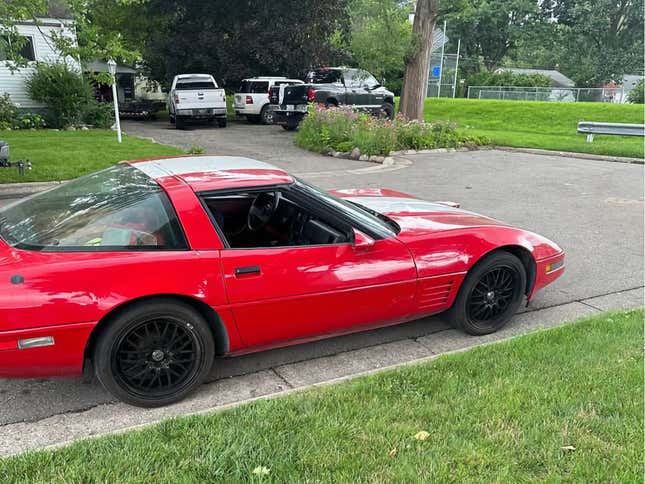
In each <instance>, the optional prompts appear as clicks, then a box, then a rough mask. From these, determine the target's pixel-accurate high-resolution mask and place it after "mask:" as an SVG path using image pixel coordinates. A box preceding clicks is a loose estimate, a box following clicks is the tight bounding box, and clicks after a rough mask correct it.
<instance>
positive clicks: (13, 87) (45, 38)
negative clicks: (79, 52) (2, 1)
mask: <svg viewBox="0 0 645 484" xmlns="http://www.w3.org/2000/svg"><path fill="white" fill-rule="evenodd" d="M53 14H57V16H56V17H54V16H51V17H49V16H48V17H42V18H38V19H37V23H36V22H33V21H22V22H18V24H17V26H16V28H17V30H18V33H19V34H20V35H22V36H24V37H26V38H27V43H26V44H25V45H24V47H23V49H22V51H21V54H22V56H23V57H24V58H25V59H27V60H28V61H29V63H30V64H32V63H35V62H60V61H65V62H66V63H67V64H68V65H70V66H73V67H75V68H79V64H78V62H77V61H76V60H75V59H73V58H71V57H68V58H63V56H62V54H61V53H60V52H58V51H57V49H56V47H55V46H54V42H53V41H52V35H53V34H54V33H55V34H57V35H65V36H68V37H69V38H72V39H75V38H76V33H75V31H74V26H73V23H72V20H71V18H69V15H68V14H65V12H64V11H57V12H50V13H49V14H48V15H53ZM7 62H9V61H7V60H6V57H5V56H4V53H3V52H2V50H1V49H0V95H2V94H4V93H9V95H10V96H11V100H12V101H13V102H14V104H16V105H18V106H19V107H20V108H28V109H29V108H39V107H42V105H41V104H39V103H36V102H35V101H33V100H31V99H30V98H29V96H28V95H27V90H26V86H25V82H26V80H27V78H28V77H29V75H30V74H31V73H32V72H33V68H32V67H24V68H20V69H19V70H17V71H12V70H11V69H10V67H9V66H8V65H7Z"/></svg>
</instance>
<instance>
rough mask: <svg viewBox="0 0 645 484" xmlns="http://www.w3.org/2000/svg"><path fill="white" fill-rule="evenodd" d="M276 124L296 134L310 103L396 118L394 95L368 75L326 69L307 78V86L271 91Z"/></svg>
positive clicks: (341, 68)
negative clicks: (350, 108)
mask: <svg viewBox="0 0 645 484" xmlns="http://www.w3.org/2000/svg"><path fill="white" fill-rule="evenodd" d="M269 102H270V103H271V105H272V108H273V123H274V124H279V125H281V126H282V127H283V128H284V129H286V130H290V131H291V130H295V129H296V128H297V127H298V125H299V124H300V121H302V118H304V116H305V115H306V114H307V107H308V104H309V103H317V104H324V105H326V106H328V107H329V106H342V105H347V106H351V107H352V108H355V109H358V110H361V111H367V112H370V113H372V114H374V115H377V116H386V117H388V118H390V119H391V118H393V117H394V94H393V93H392V92H390V91H388V90H387V89H385V87H383V86H381V85H380V84H379V82H378V81H377V80H376V79H375V78H374V76H373V75H371V74H370V73H369V72H367V71H364V70H362V69H353V68H348V67H326V68H322V69H316V70H313V71H311V72H310V73H309V74H307V77H306V80H305V84H301V85H295V86H274V87H272V88H271V89H270V91H269Z"/></svg>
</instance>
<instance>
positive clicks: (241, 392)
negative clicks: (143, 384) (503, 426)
mask: <svg viewBox="0 0 645 484" xmlns="http://www.w3.org/2000/svg"><path fill="white" fill-rule="evenodd" d="M125 130H126V131H127V132H128V133H130V134H137V135H139V136H145V137H151V138H154V139H155V140H157V141H158V142H164V143H168V144H174V145H177V146H181V147H183V148H185V147H189V146H191V145H193V144H198V145H200V146H202V147H204V148H206V149H207V151H208V152H209V153H213V154H236V155H244V156H252V157H256V158H260V159H264V160H268V161H270V162H272V163H274V164H276V165H278V166H281V167H284V168H286V169H288V170H290V171H292V172H296V173H301V174H304V178H306V179H308V180H309V181H311V182H313V183H315V184H318V185H319V186H322V187H324V188H341V187H359V186H362V187H377V186H378V187H388V188H393V189H397V190H401V191H404V192H408V193H411V194H413V195H416V196H418V197H421V198H426V199H429V200H454V201H459V202H461V204H462V206H463V207H464V208H466V209H468V210H472V211H476V212H482V213H484V214H487V215H491V216H493V217H496V218H499V219H501V220H504V221H507V222H509V223H512V224H515V225H518V226H520V227H523V228H527V229H530V230H533V231H536V232H539V233H541V234H543V235H545V236H547V237H550V238H552V239H553V240H555V241H557V242H558V243H559V244H560V245H561V246H562V247H563V248H564V249H565V250H566V251H567V269H566V273H565V275H564V276H563V277H562V278H561V279H560V280H559V281H558V282H557V283H555V284H554V285H553V286H551V287H548V288H546V290H544V291H543V292H541V293H540V294H539V295H538V296H537V297H536V299H535V301H534V303H533V304H532V306H531V307H530V308H528V309H526V310H524V311H525V312H524V314H522V315H520V316H518V317H517V318H516V320H515V321H514V322H512V323H511V324H510V325H509V327H508V328H507V329H505V330H504V331H503V332H501V333H500V334H498V335H495V336H491V337H487V338H484V339H477V338H472V337H467V336H464V335H461V334H459V333H457V332H455V331H454V330H449V329H447V328H446V326H445V325H444V324H443V323H442V322H441V321H440V320H439V319H438V318H427V319H425V320H421V321H417V322H412V323H409V324H404V325H401V326H397V327H392V328H385V329H380V330H376V331H371V332H368V333H362V334H359V335H350V336H345V337H340V338H335V339H332V340H327V341H324V342H319V343H313V344H306V345H300V346H297V347H292V348H286V349H280V350H274V351H271V352H267V353H262V354H257V355H250V356H245V357H240V358H236V359H224V360H220V361H219V362H218V364H217V365H216V368H215V370H214V372H213V375H212V379H213V380H219V381H215V383H211V384H209V385H205V386H204V388H203V390H202V391H200V392H199V393H198V395H196V396H195V397H194V398H193V399H190V400H189V401H187V402H185V403H183V404H179V405H178V406H175V407H170V408H169V409H165V410H158V411H142V410H139V409H133V408H132V407H127V406H124V405H121V404H108V405H103V404H106V403H109V402H111V401H112V399H111V397H110V396H109V395H107V394H106V393H105V392H104V391H103V390H102V388H101V387H100V386H99V385H98V384H96V383H91V384H81V382H80V381H79V380H77V379H65V380H34V381H21V380H15V381H12V380H0V406H1V408H2V409H3V410H2V412H1V413H0V442H3V441H5V442H7V445H5V446H3V445H2V444H1V443H0V455H2V454H3V453H4V454H8V453H13V452H16V451H17V450H16V449H18V450H22V449H29V448H37V447H41V446H45V445H51V444H56V443H60V442H64V441H66V440H67V439H70V438H78V437H82V436H85V435H88V432H89V433H90V434H91V433H100V432H103V431H110V430H114V429H115V428H124V427H129V426H132V425H137V424H140V423H146V422H151V421H155V420H157V419H159V418H162V417H165V416H168V415H176V414H183V413H186V412H193V411H201V410H205V409H208V408H212V407H214V406H217V405H222V404H230V403H233V402H237V401H240V400H244V399H247V398H253V397H257V396H261V395H269V394H275V393H278V392H281V391H284V390H289V389H292V388H300V387H304V386H307V385H309V384H313V383H319V382H321V381H326V380H329V379H333V378H337V377H344V376H348V375H352V374H356V373H360V372H363V371H369V370H372V369H374V368H379V367H384V366H388V365H393V364H397V363H400V362H403V361H409V360H415V359H418V358H424V357H428V356H431V355H434V354H438V353H442V352H444V351H447V350H452V349H457V348H462V347H466V346H471V345H475V344H480V343H482V342H487V341H492V340H494V339H495V338H504V337H509V336H511V335H515V334H519V333H522V332H526V331H529V330H532V329H535V328H537V327H540V326H542V325H547V326H548V325H555V324H561V323H562V322H563V321H564V320H567V319H571V318H575V317H578V316H583V315H587V314H595V313H597V312H598V311H599V310H603V309H614V308H628V307H635V306H640V305H643V278H644V274H643V250H644V247H643V166H642V165H631V164H622V163H609V162H604V161H592V160H585V159H574V158H568V157H561V156H543V155H534V154H521V153H510V152H505V151H496V150H491V151H475V152H457V153H442V154H439V153H437V154H428V155H413V156H407V157H405V158H407V160H408V161H410V162H411V164H410V165H409V166H407V167H406V166H405V165H402V167H400V169H397V170H393V171H369V170H367V171H364V168H365V167H366V165H367V164H366V163H362V162H355V161H346V160H337V159H333V158H330V157H323V156H318V155H314V154H310V153H306V152H303V151H301V150H299V149H297V148H295V147H294V146H293V143H292V138H293V135H292V134H291V133H287V132H284V131H283V130H282V129H280V128H277V127H272V126H254V125H246V124H242V123H239V124H238V123H233V124H232V125H231V126H229V127H228V128H226V129H218V128H210V127H207V128H196V129H192V130H190V131H186V132H181V131H176V130H174V129H170V128H169V125H166V124H163V123H126V124H125ZM368 168H370V170H372V169H374V168H377V169H378V167H374V166H372V165H371V166H369V167H368ZM236 375H243V376H236ZM231 376H236V377H235V378H229V379H224V380H221V378H222V377H231ZM21 422H27V423H21ZM61 429H62V430H61ZM88 429H89V430H88Z"/></svg>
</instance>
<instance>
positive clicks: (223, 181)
mask: <svg viewBox="0 0 645 484" xmlns="http://www.w3.org/2000/svg"><path fill="white" fill-rule="evenodd" d="M126 163H129V164H130V165H132V166H133V167H135V168H137V169H138V170H141V171H142V172H143V173H145V174H146V175H148V176H149V177H150V178H152V179H154V180H156V181H157V182H158V183H159V184H160V185H163V184H164V181H167V180H169V179H180V180H182V181H183V182H184V183H186V184H187V185H189V186H190V187H191V188H192V189H193V190H194V191H196V192H202V191H211V190H227V189H233V188H246V187H248V188H253V187H259V186H268V185H281V184H288V183H293V178H292V177H291V175H289V174H288V173H287V172H286V171H284V170H282V169H281V168H278V167H277V166H273V165H270V164H269V163H265V162H263V161H259V160H254V159H253V158H245V157H241V156H212V155H197V156H195V155H189V156H171V157H165V158H152V159H145V160H135V161H127V162H126Z"/></svg>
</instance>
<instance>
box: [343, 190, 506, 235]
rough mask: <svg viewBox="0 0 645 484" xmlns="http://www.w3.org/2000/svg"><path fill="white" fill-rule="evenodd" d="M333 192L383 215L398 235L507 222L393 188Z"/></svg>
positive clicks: (426, 233)
mask: <svg viewBox="0 0 645 484" xmlns="http://www.w3.org/2000/svg"><path fill="white" fill-rule="evenodd" d="M333 193H334V195H337V196H339V197H342V198H344V199H346V200H349V201H350V202H354V203H358V204H360V205H362V206H364V207H367V208H369V209H371V210H374V211H376V212H379V213H382V214H383V215H387V216H388V217H389V218H391V219H392V220H394V221H395V222H396V223H397V224H398V225H399V226H400V227H401V231H400V232H399V238H410V237H412V238H414V237H425V236H427V235H430V234H432V233H436V232H443V231H446V230H459V229H465V228H472V227H481V226H485V225H503V226H506V225H507V224H505V223H503V222H500V221H499V220H495V219H492V218H490V217H486V216H484V215H480V214H477V213H474V212H470V211H468V210H463V209H461V208H458V207H457V206H451V205H456V204H452V202H427V201H425V200H420V199H418V198H414V197H412V196H410V195H407V194H405V193H401V192H395V191H393V190H385V189H366V190H356V189H352V190H337V191H334V192H333Z"/></svg>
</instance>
